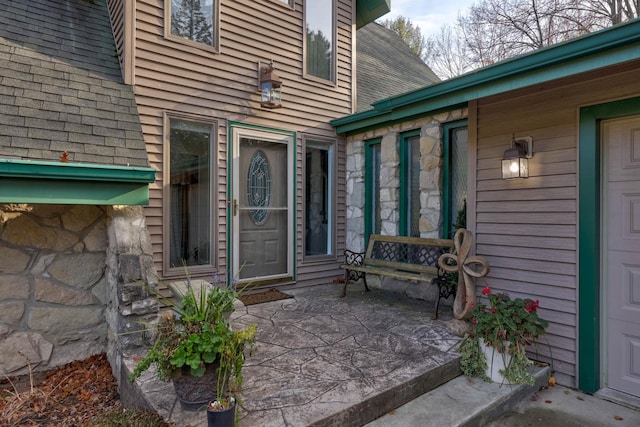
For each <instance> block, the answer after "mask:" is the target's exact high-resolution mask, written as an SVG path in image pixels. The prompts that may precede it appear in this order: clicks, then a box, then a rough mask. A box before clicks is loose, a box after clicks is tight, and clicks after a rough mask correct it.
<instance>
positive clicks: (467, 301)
mask: <svg viewBox="0 0 640 427" xmlns="http://www.w3.org/2000/svg"><path fill="white" fill-rule="evenodd" d="M453 244H454V246H455V249H456V253H455V254H449V253H447V254H443V255H441V256H440V258H438V265H439V266H440V268H442V269H443V270H445V271H446V272H448V273H458V289H457V291H456V299H455V300H454V301H453V316H454V317H455V318H456V319H468V318H470V317H471V310H472V308H473V306H474V305H475V304H476V285H475V281H474V280H473V278H475V277H484V276H486V275H487V274H489V262H488V261H487V260H486V259H484V258H483V257H481V256H477V255H472V256H469V252H470V251H471V247H472V246H473V234H472V233H471V232H470V231H469V230H467V229H464V228H460V229H458V231H456V234H455V235H454V236H453ZM478 266H479V267H480V269H479V271H477V270H478V268H477V267H478Z"/></svg>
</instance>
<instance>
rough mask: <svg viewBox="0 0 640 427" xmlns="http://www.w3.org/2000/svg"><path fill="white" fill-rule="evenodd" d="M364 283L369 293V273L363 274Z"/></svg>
mask: <svg viewBox="0 0 640 427" xmlns="http://www.w3.org/2000/svg"><path fill="white" fill-rule="evenodd" d="M362 281H363V282H364V288H365V289H366V290H367V292H369V290H370V289H369V286H368V285H367V273H362Z"/></svg>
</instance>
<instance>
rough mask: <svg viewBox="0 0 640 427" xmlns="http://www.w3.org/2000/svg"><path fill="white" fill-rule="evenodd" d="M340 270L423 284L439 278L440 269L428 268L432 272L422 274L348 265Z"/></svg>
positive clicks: (342, 266)
mask: <svg viewBox="0 0 640 427" xmlns="http://www.w3.org/2000/svg"><path fill="white" fill-rule="evenodd" d="M340 268H344V269H346V270H355V271H362V272H364V273H367V274H378V275H381V276H387V277H394V278H396V279H405V280H418V281H421V282H430V281H431V279H433V278H434V277H437V276H438V269H437V268H436V267H426V268H429V269H430V270H428V271H424V272H421V273H413V272H410V271H401V270H400V271H399V270H390V269H387V268H380V267H372V266H364V265H346V264H343V265H341V266H340Z"/></svg>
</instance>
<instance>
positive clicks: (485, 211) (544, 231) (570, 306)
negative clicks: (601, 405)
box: [469, 64, 640, 385]
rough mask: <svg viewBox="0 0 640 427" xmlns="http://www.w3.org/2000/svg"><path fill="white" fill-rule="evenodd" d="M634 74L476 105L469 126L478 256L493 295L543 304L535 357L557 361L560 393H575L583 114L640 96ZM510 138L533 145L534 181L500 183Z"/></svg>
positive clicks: (600, 75)
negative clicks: (564, 388) (543, 324)
mask: <svg viewBox="0 0 640 427" xmlns="http://www.w3.org/2000/svg"><path fill="white" fill-rule="evenodd" d="M632 65H634V64H630V65H627V66H622V67H618V68H617V69H615V70H612V69H604V70H600V71H597V72H592V73H590V74H584V75H579V76H576V77H574V78H571V79H562V80H558V81H555V82H553V83H547V84H544V85H539V86H535V87H532V88H528V89H523V90H518V91H515V92H510V93H505V94H501V95H498V96H494V97H490V98H485V99H480V100H478V102H477V116H476V117H477V119H474V120H473V123H472V122H471V120H470V123H469V126H470V127H471V126H473V127H475V128H476V132H477V170H476V172H475V173H476V185H477V192H476V200H475V206H474V207H473V210H475V212H476V217H475V221H476V223H475V232H476V242H477V246H476V253H477V254H478V255H482V256H484V257H486V258H487V259H488V260H489V262H490V264H491V273H490V276H489V277H488V278H487V283H488V284H489V285H490V286H491V287H492V288H493V290H494V291H508V292H509V294H510V295H511V296H512V297H527V298H533V299H539V300H540V307H541V309H540V314H541V316H542V317H543V318H545V319H547V320H549V322H550V326H549V330H548V334H547V335H546V337H545V338H544V339H543V340H542V341H541V344H540V345H538V347H537V351H538V353H539V355H538V356H537V358H542V359H546V360H548V361H551V357H553V368H554V369H555V370H556V373H557V376H558V377H559V380H560V381H561V382H562V383H563V384H568V385H571V384H573V385H575V376H576V361H577V355H576V351H577V340H578V339H579V338H578V336H577V335H578V334H577V316H578V300H577V297H578V293H579V287H578V277H577V271H578V266H577V262H578V259H577V256H578V252H577V251H578V246H579V242H578V235H577V229H578V224H577V218H578V208H577V203H578V200H577V194H578V190H577V159H578V142H577V141H578V115H579V108H580V107H581V106H586V105H592V104H599V103H603V102H608V101H612V100H616V99H621V98H629V97H632V96H638V95H640V81H639V80H638V75H637V71H635V70H632V67H631V66H632ZM635 66H636V67H637V64H635ZM628 70H631V71H628ZM470 117H471V116H470ZM514 133H515V136H516V137H519V136H531V137H532V138H533V152H534V157H533V158H532V159H530V161H529V165H530V171H529V178H528V179H519V180H502V179H501V176H500V160H501V158H502V155H503V153H504V151H505V150H506V149H507V148H508V147H509V143H510V141H511V136H512V134H514ZM547 344H548V345H547Z"/></svg>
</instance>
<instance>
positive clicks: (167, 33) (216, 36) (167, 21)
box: [164, 0, 220, 53]
mask: <svg viewBox="0 0 640 427" xmlns="http://www.w3.org/2000/svg"><path fill="white" fill-rule="evenodd" d="M171 1H172V0H164V37H165V39H167V40H171V41H174V42H177V43H181V44H184V45H186V46H191V47H195V48H199V49H205V50H209V51H211V52H214V53H220V0H212V6H213V8H214V14H213V22H212V24H213V28H212V44H211V45H208V44H205V43H202V42H198V41H195V40H189V39H187V38H184V37H180V36H177V35H175V34H173V33H172V32H171Z"/></svg>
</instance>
